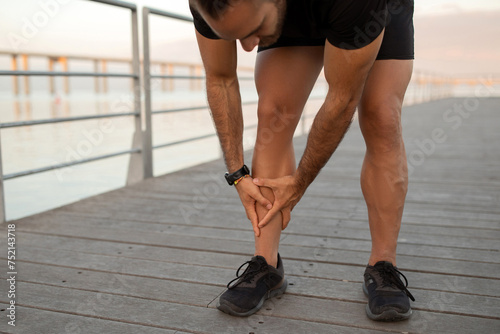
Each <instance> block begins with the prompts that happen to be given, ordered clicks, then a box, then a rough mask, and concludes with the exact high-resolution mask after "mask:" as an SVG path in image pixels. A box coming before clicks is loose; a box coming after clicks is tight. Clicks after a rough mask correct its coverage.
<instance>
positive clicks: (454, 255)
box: [0, 213, 500, 263]
mask: <svg viewBox="0 0 500 334" xmlns="http://www.w3.org/2000/svg"><path fill="white" fill-rule="evenodd" d="M54 220H62V221H71V222H73V223H74V224H84V225H86V226H94V227H100V226H104V227H107V228H111V227H115V228H119V229H123V228H125V229H134V230H140V231H143V230H146V229H147V230H148V231H151V232H152V231H156V232H159V233H166V232H167V231H168V232H169V233H175V234H183V233H184V234H186V233H188V234H189V231H190V229H191V228H215V230H214V231H216V233H218V234H220V233H221V231H220V228H222V227H224V225H225V223H224V222H222V223H221V222H220V221H213V220H204V221H201V225H202V226H200V225H196V224H186V225H185V224H182V223H180V224H174V223H156V222H147V221H146V222H145V221H135V220H125V219H120V220H116V219H115V218H106V219H104V218H95V217H82V216H79V215H76V216H75V215H73V214H67V213H59V214H54V215H47V216H44V217H43V218H40V219H33V220H23V223H22V224H21V225H20V226H21V228H22V229H23V231H31V229H30V228H29V226H30V225H31V224H34V225H36V226H35V227H34V228H35V230H33V231H36V229H40V228H41V225H40V224H51V222H52V221H54ZM65 224H70V223H65ZM345 225H347V224H345V223H336V224H331V223H330V222H329V221H322V220H319V221H318V220H312V221H309V222H308V224H307V225H306V224H294V222H292V224H291V225H290V227H289V228H288V229H287V230H285V231H284V232H283V234H282V235H283V237H284V236H287V237H288V236H289V235H296V236H297V237H299V236H304V239H308V240H312V241H311V246H319V245H321V244H324V240H323V239H324V238H327V243H328V246H327V247H331V248H335V249H338V248H340V246H342V247H344V249H346V250H356V251H369V250H370V249H371V248H370V247H371V243H370V238H369V231H368V230H367V226H366V223H364V224H353V223H352V222H351V223H349V225H350V226H353V227H357V226H362V225H364V229H362V228H361V227H358V228H356V229H355V228H352V229H351V228H347V227H344V226H345ZM309 226H315V228H314V234H312V233H310V234H306V232H311V231H308V229H309ZM249 228H250V227H249V224H248V222H246V223H245V222H242V223H240V224H239V225H233V226H231V228H225V229H229V230H232V231H233V232H234V233H241V234H242V237H243V235H247V237H246V239H245V238H244V239H243V240H246V241H249V240H250V239H251V236H249V232H250V231H249ZM426 229H427V228H426ZM408 230H410V231H408ZM429 230H430V231H429V232H431V231H433V229H432V228H429ZM434 232H436V231H435V230H434ZM465 232H466V230H464V233H465ZM411 233H414V231H412V230H411V228H410V227H409V226H408V225H406V224H404V225H403V227H402V231H401V234H400V239H401V244H400V248H399V251H398V254H400V255H410V256H424V257H434V258H448V259H456V260H470V261H478V262H490V263H499V262H500V257H499V256H498V251H495V250H476V249H462V248H450V247H442V246H441V245H436V246H432V245H419V244H410V243H407V242H404V239H405V238H406V235H408V234H411ZM435 234H436V235H439V233H435ZM450 234H452V233H450ZM203 236H207V235H205V234H203ZM217 237H219V235H217ZM220 237H221V238H224V236H220ZM422 237H425V235H423V236H422ZM344 239H352V242H349V241H347V240H344ZM315 241H316V242H315ZM1 242H2V241H1V240H0V243H1Z"/></svg>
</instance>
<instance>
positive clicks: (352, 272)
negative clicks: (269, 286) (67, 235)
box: [21, 245, 500, 297]
mask: <svg viewBox="0 0 500 334" xmlns="http://www.w3.org/2000/svg"><path fill="white" fill-rule="evenodd" d="M105 246H106V245H97V246H95V249H96V252H97V249H99V248H102V247H105ZM118 246H119V247H120V248H118V249H120V250H115V251H112V252H109V253H107V254H104V255H101V254H94V253H88V252H87V253H85V252H84V251H72V250H54V249H43V248H38V247H28V246H25V248H24V251H23V252H24V254H25V255H23V254H21V255H22V257H23V258H24V257H25V258H26V259H29V261H30V262H34V263H39V264H47V265H61V266H69V267H75V268H79V269H91V270H100V271H109V272H117V273H127V274H130V275H141V276H147V277H160V278H171V279H175V280H184V281H189V282H200V281H203V282H205V283H207V284H226V283H227V282H226V281H228V278H232V277H233V276H234V272H235V270H236V268H237V267H239V265H240V264H241V263H243V262H244V261H246V260H248V258H249V254H248V253H247V254H224V253H222V254H215V253H207V252H206V251H202V250H200V251H189V250H177V249H169V248H166V249H165V248H161V247H151V246H143V247H141V246H137V245H133V246H128V245H118ZM115 247H116V246H115ZM130 247H132V248H130ZM106 250H107V249H106V248H104V249H103V250H102V251H101V252H102V253H105V252H106ZM292 255H293V254H292ZM124 257H126V258H124ZM168 259H170V262H168ZM24 261H26V260H24ZM284 261H285V268H286V273H287V275H291V276H299V277H310V278H322V279H326V280H337V281H347V282H356V283H361V281H362V273H363V271H364V266H353V265H345V264H332V263H318V262H315V261H314V260H312V259H307V258H300V257H291V258H285V257H284ZM160 263H161V267H160V268H159V267H158V266H159V265H160ZM193 266H200V268H199V269H198V270H197V271H196V272H193V270H192V267H193ZM213 268H217V269H216V270H214V269H213ZM403 271H404V272H405V273H406V274H407V277H408V279H409V281H410V287H411V288H416V289H422V290H431V291H438V292H440V291H442V292H456V293H464V294H477V295H480V296H493V297H500V286H499V285H498V284H495V282H496V281H495V280H491V279H481V278H477V277H463V276H453V275H443V274H433V273H425V272H424V273H422V272H410V271H406V270H404V269H403Z"/></svg>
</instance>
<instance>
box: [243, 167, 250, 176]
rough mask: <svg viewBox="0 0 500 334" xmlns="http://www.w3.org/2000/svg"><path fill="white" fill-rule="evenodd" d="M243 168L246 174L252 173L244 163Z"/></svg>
mask: <svg viewBox="0 0 500 334" xmlns="http://www.w3.org/2000/svg"><path fill="white" fill-rule="evenodd" d="M242 169H243V171H244V172H245V174H250V170H249V169H248V167H247V165H243V168H242Z"/></svg>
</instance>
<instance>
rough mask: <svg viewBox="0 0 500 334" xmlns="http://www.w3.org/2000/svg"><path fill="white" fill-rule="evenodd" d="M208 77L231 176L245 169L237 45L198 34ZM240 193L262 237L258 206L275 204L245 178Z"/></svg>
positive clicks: (210, 104) (215, 115)
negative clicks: (257, 204)
mask: <svg viewBox="0 0 500 334" xmlns="http://www.w3.org/2000/svg"><path fill="white" fill-rule="evenodd" d="M196 38H197V40H198V46H199V48H200V54H201V58H202V60H203V65H204V66H205V72H206V77H207V98H208V104H209V106H210V110H211V113H212V119H213V121H214V124H215V128H216V130H217V135H218V136H219V141H220V144H221V147H222V151H223V153H224V159H225V161H226V166H227V168H228V171H229V172H230V173H232V172H234V171H237V170H238V169H240V168H241V167H242V166H243V163H244V161H243V115H242V108H241V96H240V88H239V84H238V76H237V74H236V65H237V53H236V42H235V41H225V40H213V39H208V38H205V37H203V36H202V35H200V33H198V32H196ZM235 187H236V190H237V191H238V195H239V196H240V199H241V203H242V204H243V206H244V208H245V211H246V214H247V217H248V219H249V220H250V221H251V223H252V226H253V229H254V233H255V235H256V236H260V230H259V228H258V226H257V224H258V217H257V211H256V209H255V203H256V202H259V203H260V204H261V205H262V206H264V207H267V208H268V209H270V208H271V207H272V204H271V202H270V201H269V200H268V199H267V198H265V197H264V196H262V194H261V192H260V189H259V187H257V186H256V185H254V184H253V183H252V181H251V180H250V179H243V180H242V181H241V182H239V183H238V185H237V186H235Z"/></svg>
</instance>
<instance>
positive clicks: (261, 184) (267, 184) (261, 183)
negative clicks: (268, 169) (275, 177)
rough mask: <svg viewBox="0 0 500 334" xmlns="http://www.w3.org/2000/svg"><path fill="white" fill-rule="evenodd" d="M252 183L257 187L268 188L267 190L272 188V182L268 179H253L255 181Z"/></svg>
mask: <svg viewBox="0 0 500 334" xmlns="http://www.w3.org/2000/svg"><path fill="white" fill-rule="evenodd" d="M253 183H254V184H256V185H258V186H259V187H269V188H272V186H273V182H272V180H269V179H259V178H255V179H253Z"/></svg>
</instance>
